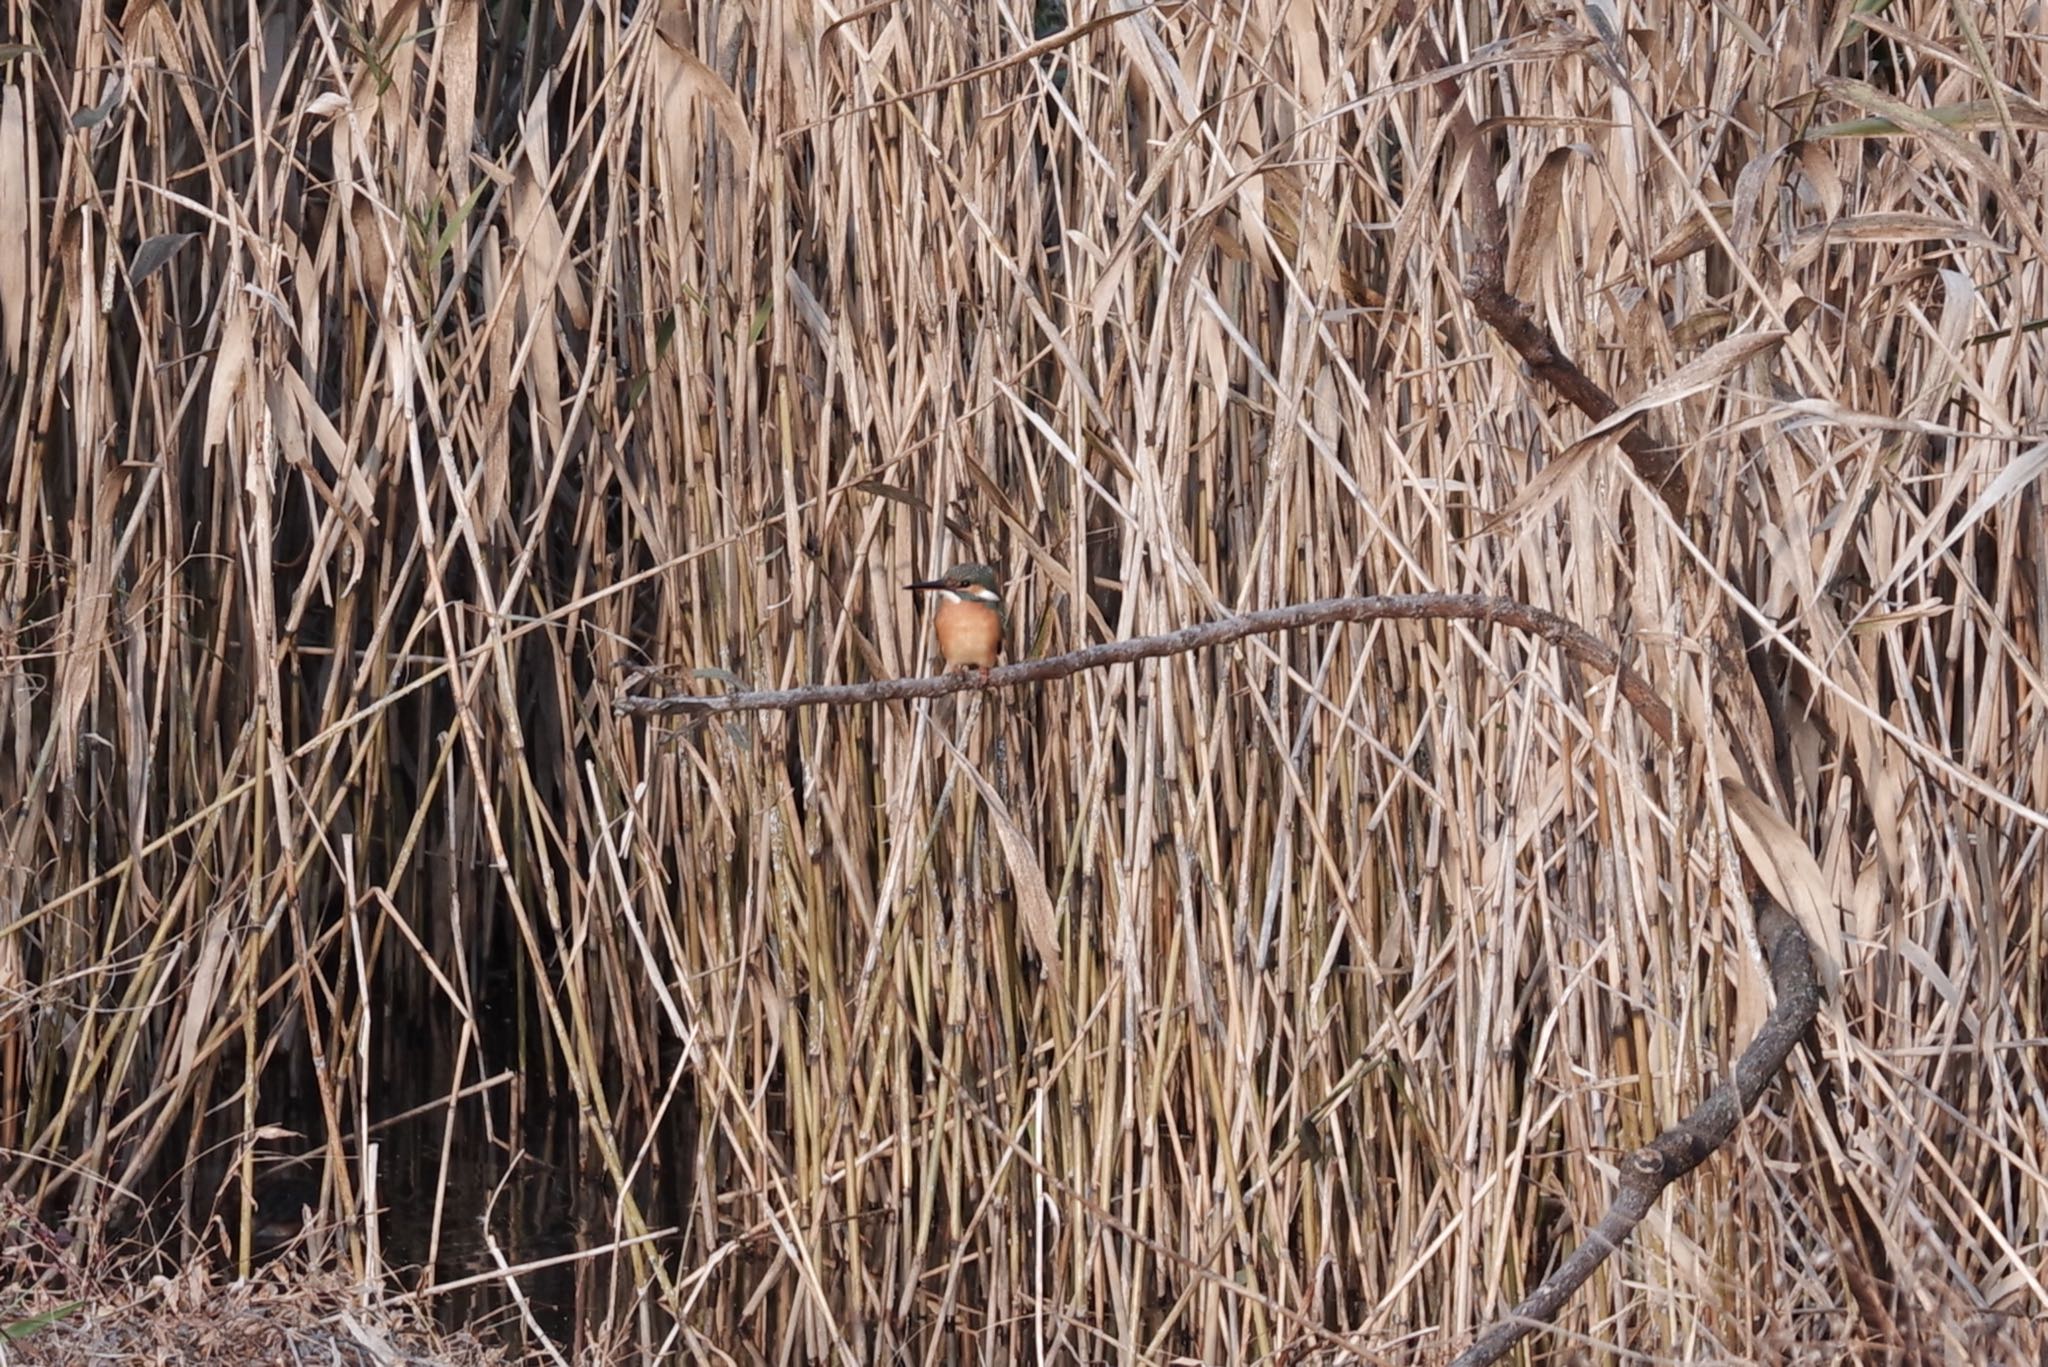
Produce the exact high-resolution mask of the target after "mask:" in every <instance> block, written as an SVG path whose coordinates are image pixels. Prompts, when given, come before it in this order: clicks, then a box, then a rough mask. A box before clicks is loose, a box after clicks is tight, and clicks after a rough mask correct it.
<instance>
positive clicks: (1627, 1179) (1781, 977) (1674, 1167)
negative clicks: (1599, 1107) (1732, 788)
mask: <svg viewBox="0 0 2048 1367" xmlns="http://www.w3.org/2000/svg"><path fill="white" fill-rule="evenodd" d="M1755 910H1756V930H1757V938H1758V939H1759V940H1761V941H1762V942H1763V946H1764V957H1765V958H1767V959H1768V960H1769V961H1770V965H1771V986H1772V987H1773V988H1775V989H1776V991H1777V995H1778V1001H1777V1005H1775V1006H1773V1007H1772V1008H1771V1014H1770V1015H1769V1016H1767V1017H1766V1018H1765V1019H1764V1023H1763V1028H1762V1029H1760V1030H1758V1031H1757V1032H1756V1038H1755V1039H1753V1040H1751V1041H1750V1042H1749V1048H1747V1049H1745V1050H1743V1051H1742V1057H1741V1058H1739V1059H1737V1060H1736V1061H1735V1077H1734V1078H1733V1080H1731V1081H1730V1082H1729V1083H1727V1085H1725V1086H1723V1087H1722V1088H1720V1090H1718V1091H1716V1092H1715V1093H1714V1094H1713V1095H1712V1096H1710V1097H1708V1098H1707V1099H1706V1100H1705V1101H1703V1102H1701V1103H1700V1105H1699V1107H1698V1109H1696V1110H1694V1111H1693V1113H1692V1114H1691V1115H1689V1116H1687V1117H1686V1118H1685V1119H1683V1120H1681V1121H1679V1122H1678V1123H1677V1124H1676V1125H1673V1126H1672V1127H1671V1128H1670V1129H1668V1130H1666V1131H1664V1133H1662V1134H1660V1135H1658V1136H1657V1137H1656V1138H1655V1139H1653V1140H1651V1141H1650V1142H1649V1143H1648V1144H1645V1145H1644V1146H1643V1147H1642V1148H1640V1149H1637V1150H1636V1151H1635V1152H1634V1153H1632V1154H1630V1155H1629V1157H1628V1162H1627V1163H1626V1164H1624V1165H1623V1166H1622V1169H1621V1186H1620V1189H1619V1190H1618V1191H1616V1192H1615V1194H1614V1200H1613V1202H1612V1203H1611V1204H1609V1206H1608V1207H1607V1213H1606V1214H1605V1215H1603V1216H1601V1217H1600V1223H1599V1224H1597V1225H1595V1226H1594V1227H1593V1230H1592V1232H1591V1233H1590V1234H1588V1235H1587V1236H1586V1239H1585V1242H1583V1243H1581V1244H1580V1245H1579V1246H1578V1247H1577V1248H1576V1249H1574V1250H1572V1254H1571V1256H1570V1257H1568V1258H1566V1259H1565V1260H1564V1262H1562V1263H1561V1264H1559V1265H1558V1269H1557V1271H1555V1272H1553V1273H1551V1274H1550V1275H1549V1276H1548V1277H1546V1278H1544V1279H1543V1284H1542V1285H1541V1286H1539V1287H1537V1288H1536V1290H1535V1291H1534V1292H1532V1293H1531V1294H1530V1296H1529V1298H1528V1299H1527V1300H1525V1301H1523V1302H1522V1303H1521V1304H1520V1305H1518V1306H1516V1307H1515V1308H1514V1311H1513V1313H1511V1314H1509V1315H1508V1316H1507V1317H1505V1318H1504V1319H1502V1320H1501V1321H1500V1322H1499V1323H1497V1324H1495V1325H1494V1326H1493V1327H1492V1328H1491V1329H1488V1330H1487V1331H1486V1332H1485V1333H1484V1334H1481V1335H1480V1336H1479V1338H1478V1339H1477V1340H1476V1341H1474V1343H1473V1344H1472V1346H1471V1347H1470V1348H1467V1349H1466V1350H1465V1351H1464V1352H1463V1353H1461V1354H1459V1355H1458V1357H1457V1358H1456V1359H1455V1360H1454V1361H1453V1362H1452V1363H1451V1367H1485V1364H1487V1363H1490V1362H1497V1361H1499V1360H1500V1359H1501V1358H1502V1357H1503V1356H1505V1355H1506V1353H1507V1352H1508V1350H1509V1349H1511V1348H1513V1347H1514V1346H1515V1345H1516V1344H1517V1343H1519V1342H1520V1341H1521V1340H1522V1338H1523V1336H1524V1335H1526V1334H1527V1333H1528V1332H1529V1331H1530V1330H1531V1329H1534V1328H1535V1327H1536V1326H1537V1325H1538V1324H1541V1323H1543V1322H1544V1321H1546V1320H1548V1319H1549V1318H1550V1317H1551V1316H1552V1315H1555V1314H1556V1313H1557V1311H1558V1307H1560V1306H1562V1305H1563V1304H1564V1303H1565V1301H1566V1300H1567V1299H1569V1298H1570V1296H1571V1294H1572V1292H1574V1291H1576V1290H1578V1289H1579V1287H1580V1286H1581V1285H1582V1284H1583V1283H1584V1282H1585V1280H1586V1278H1588V1277H1590V1276H1592V1275H1593V1269H1595V1268H1597V1267H1599V1266H1600V1264H1601V1263H1603V1262H1605V1261H1607V1257H1608V1255H1609V1254H1611V1253H1613V1252H1614V1250H1615V1249H1617V1248H1619V1247H1621V1243H1622V1240H1624V1239H1626V1238H1628V1236H1629V1234H1630V1232H1631V1231H1633V1230H1634V1229H1635V1227H1636V1225H1637V1224H1638V1223H1639V1222H1640V1221H1641V1220H1642V1218H1643V1216H1645V1215H1646V1214H1648V1213H1649V1210H1650V1207H1651V1206H1652V1205H1654V1204H1655V1203H1656V1200H1657V1197H1658V1195H1659V1194H1660V1193H1662V1192H1663V1190H1664V1188H1666V1187H1668V1186H1670V1185H1671V1184H1672V1183H1673V1182H1675V1181H1677V1180H1678V1179H1679V1178H1681V1177H1683V1176H1685V1174H1687V1173H1689V1172H1691V1171H1692V1170H1693V1169H1694V1168H1696V1167H1698V1166H1699V1165H1700V1164H1701V1163H1704V1162H1705V1161H1706V1160H1707V1157H1708V1156H1709V1155H1710V1154H1712V1153H1713V1152H1714V1150H1715V1149H1718V1148H1719V1147H1721V1145H1722V1144H1724V1143H1726V1142H1727V1140H1728V1137H1729V1136H1730V1135H1732V1134H1734V1133H1735V1124H1736V1122H1737V1121H1739V1120H1741V1119H1742V1117H1743V1116H1744V1115H1746V1114H1748V1113H1749V1110H1750V1108H1751V1107H1753V1106H1755V1105H1756V1103H1757V1098H1759V1097H1761V1096H1762V1095H1763V1094H1764V1089H1765V1088H1766V1087H1768V1086H1770V1084H1771V1080H1772V1079H1773V1078H1775V1077H1776V1076H1777V1075H1778V1070H1779V1069H1780V1068H1782V1067H1784V1066H1785V1060H1786V1058H1788V1057H1789V1056H1790V1055H1791V1053H1792V1048H1793V1046H1794V1045H1796V1044H1797V1043H1798V1042H1799V1037H1800V1036H1801V1035H1803V1034H1805V1033H1806V1028H1807V1027H1808V1026H1809V1025H1811V1024H1813V1015H1814V1012H1815V1011H1816V1010H1817V1009H1818V1008H1819V1005H1820V987H1819V984H1818V983H1817V982H1816V981H1815V979H1814V975H1813V954H1812V951H1811V950H1810V948H1809V947H1808V945H1807V940H1806V932H1804V931H1802V930H1801V929H1800V928H1799V923H1798V922H1797V921H1794V920H1793V919H1792V917H1791V915H1790V914H1789V913H1788V912H1786V911H1785V909H1784V908H1783V907H1780V906H1779V905H1778V904H1777V903H1776V902H1773V901H1771V900H1770V899H1769V898H1768V897H1763V896H1759V897H1758V898H1757V900H1756V903H1755Z"/></svg>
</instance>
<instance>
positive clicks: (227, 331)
mask: <svg viewBox="0 0 2048 1367" xmlns="http://www.w3.org/2000/svg"><path fill="white" fill-rule="evenodd" d="M250 349H251V332H250V322H249V309H248V307H247V305H246V303H244V302H243V301H242V300H241V299H240V298H239V297H236V298H233V299H231V300H230V302H229V306H228V320H227V325H226V326H225V327H224V328H222V330H221V338H220V349H219V350H218V351H217V352H216V353H215V354H214V358H213V383H212V385H211V386H209V387H208V389H207V391H206V435H205V439H204V440H203V441H202V442H201V443H200V448H199V449H200V451H201V452H202V453H203V454H204V455H207V456H211V455H212V454H213V449H214V448H215V447H216V446H219V445H220V444H221V443H222V442H223V441H226V440H227V435H228V423H229V422H230V421H231V420H232V419H233V417H234V410H235V403H236V401H237V400H239V399H240V398H241V395H242V383H243V380H244V379H245V378H246V376H247V374H248V369H249V357H250Z"/></svg>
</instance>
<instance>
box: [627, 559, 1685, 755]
mask: <svg viewBox="0 0 2048 1367" xmlns="http://www.w3.org/2000/svg"><path fill="white" fill-rule="evenodd" d="M1389 619H1393V620H1403V619H1405V620H1410V621H1469V622H1485V623H1496V624H1498V625H1500V626H1506V627H1514V628H1516V629H1518V630H1521V631H1526V632H1529V633H1530V634H1531V635H1535V636H1540V637H1542V638H1543V639H1544V640H1546V641H1548V642H1550V643H1551V644H1552V645H1554V646H1556V647H1557V648H1558V649H1559V650H1561V651H1563V652H1564V653H1565V655H1566V656H1567V657H1568V658H1570V659H1572V660H1575V661H1577V662H1578V663H1579V664H1582V665H1585V666H1586V667H1588V668H1590V669H1597V670H1599V671H1601V672H1602V673H1605V674H1612V675H1614V676H1615V678H1616V679H1617V680H1618V681H1619V683H1620V686H1621V693H1622V696H1623V697H1625V698H1627V699H1628V701H1629V704H1630V706H1632V707H1634V708H1635V710H1636V712H1637V714H1638V715H1639V716H1641V717H1642V719H1643V720H1644V721H1645V722H1646V723H1648V724H1649V727H1650V729H1651V730H1653V731H1655V732H1656V733H1657V735H1658V736H1659V738H1661V739H1662V740H1664V741H1665V742H1666V743H1667V744H1668V743H1670V741H1671V739H1672V721H1671V709H1670V708H1669V707H1668V706H1666V704H1665V702H1664V700H1663V699H1662V698H1660V697H1658V696H1657V694H1656V693H1655V691H1653V690H1652V689H1651V688H1650V686H1649V684H1648V683H1647V682H1646V681H1645V680H1644V679H1643V677H1642V676H1641V675H1640V674H1637V673H1635V672H1634V671H1633V670H1631V669H1629V667H1628V665H1627V663H1626V662H1625V661H1624V660H1623V659H1622V658H1621V655H1620V653H1619V652H1617V651H1616V650H1614V649H1613V648H1612V647H1611V646H1609V645H1607V644H1606V643H1605V642H1603V641H1601V640H1600V639H1599V638H1598V637H1596V636H1594V635H1593V634H1592V633H1590V632H1588V631H1587V630H1586V629H1585V628H1583V627H1581V626H1579V625H1577V624H1576V623H1573V622H1570V621H1567V620H1566V619H1565V618H1562V617H1559V616H1558V615H1557V614H1556V613H1552V612H1545V611H1543V609H1541V608H1535V607H1531V606H1529V605H1528V604H1527V603H1519V602H1516V601H1515V600H1514V599H1512V598H1494V597H1489V596H1487V595H1485V594H1478V593H1409V594H1384V595H1382V594H1374V595H1370V596H1365V597H1352V598H1321V599H1317V600H1316V601H1315V602H1312V603H1294V604H1290V605H1288V606H1286V607H1278V608H1262V609H1260V610H1259V611H1257V612H1247V613H1243V614H1241V615H1239V616H1236V617H1225V618H1223V619H1222V620H1220V621H1215V622H1206V623H1203V624H1202V625H1200V626H1192V627H1182V628H1181V629H1180V630H1179V631H1169V632H1166V633H1164V634H1162V635H1159V636H1139V637H1134V638H1132V639H1130V640H1126V641H1107V642H1104V643H1102V644H1100V645H1092V646H1085V647H1083V648H1082V649H1080V650H1075V651H1070V652H1068V653H1067V654H1065V655H1054V656H1050V657H1049V658H1047V659H1043V660H1029V661H1026V662H1024V663H1022V664H1010V665H1003V666H1001V667H1000V668H998V669H995V670H991V671H989V672H988V673H986V674H979V675H975V674H953V675H943V676H935V677H932V678H923V679H877V680H875V681H873V682H871V683H857V684H816V685H811V686H809V687H804V688H783V689H777V690H774V691H773V692H762V693H732V694H727V695H725V696H723V697H696V696H677V697H665V698H656V697H646V696H642V695H638V694H632V693H627V694H622V695H620V696H619V697H618V698H616V699H614V700H613V702H612V711H613V712H615V713H617V714H618V715H620V716H673V715H677V714H684V715H691V716H705V715H711V714H715V713H721V712H761V711H769V710H772V709H776V708H786V707H854V706H860V705H862V704H866V703H877V702H887V701H889V700H891V699H895V698H937V697H943V696H944V695H945V694H948V693H958V692H961V691H963V690H965V689H985V688H1014V687H1017V686H1019V685H1022V684H1032V683H1044V682H1045V681H1046V680H1048V679H1064V678H1066V677H1067V676H1068V675H1070V674H1078V673H1080V672H1081V671H1082V670H1084V669H1102V668H1104V667H1106V666H1109V665H1119V664H1130V663H1132V662H1133V661H1137V660H1149V659H1154V658H1157V657H1159V656H1163V655H1179V654H1182V653H1184V652H1186V651H1190V650H1199V649H1201V648H1203V647H1205V646H1220V645H1229V644H1230V643H1231V642H1233V641H1241V640H1243V639H1244V638H1245V637H1247V636H1269V635H1272V634H1274V633H1275V632H1282V631H1296V630H1299V629H1301V628H1303V627H1314V626H1327V625H1330V624H1332V623H1337V622H1376V621H1383V620H1389Z"/></svg>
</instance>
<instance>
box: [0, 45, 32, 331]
mask: <svg viewBox="0 0 2048 1367" xmlns="http://www.w3.org/2000/svg"><path fill="white" fill-rule="evenodd" d="M34 202H35V200H34V197H33V196H32V195H31V194H30V193H29V183H28V121H27V116H26V115H25V113H24V112H23V108H22V103H21V90H20V88H19V87H17V86H16V85H15V84H14V83H13V82H12V81H7V82H5V83H4V84H0V362H4V363H5V364H6V366H8V367H9V368H19V366H20V365H21V362H22V360H23V359H24V358H23V354H22V340H23V338H24V337H25V336H26V335H27V327H28V276H29V261H28V242H29V206H30V205H31V204H33V203H34Z"/></svg>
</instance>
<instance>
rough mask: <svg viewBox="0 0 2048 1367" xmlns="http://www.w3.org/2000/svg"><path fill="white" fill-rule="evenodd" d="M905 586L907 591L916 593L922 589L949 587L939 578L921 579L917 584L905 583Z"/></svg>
mask: <svg viewBox="0 0 2048 1367" xmlns="http://www.w3.org/2000/svg"><path fill="white" fill-rule="evenodd" d="M903 587H904V590H905V591H906V592H911V593H915V592H917V591H918V590H920V589H923V590H930V589H943V588H945V587H947V585H945V584H943V583H941V582H940V581H939V580H936V579H920V580H918V581H917V582H916V583H915V584H905V585H904V586H903Z"/></svg>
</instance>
